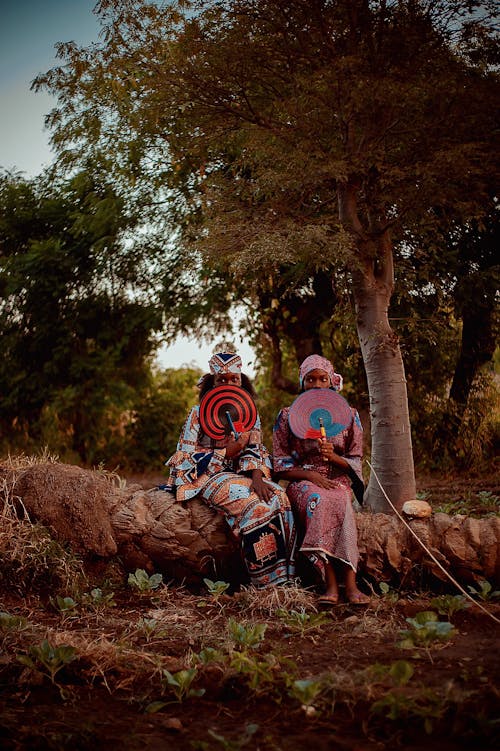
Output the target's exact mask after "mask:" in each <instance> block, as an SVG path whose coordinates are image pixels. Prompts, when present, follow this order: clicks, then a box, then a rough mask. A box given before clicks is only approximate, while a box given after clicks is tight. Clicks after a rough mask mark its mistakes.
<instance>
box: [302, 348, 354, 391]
mask: <svg viewBox="0 0 500 751" xmlns="http://www.w3.org/2000/svg"><path fill="white" fill-rule="evenodd" d="M311 370H324V371H325V373H327V374H328V377H329V379H330V386H331V387H332V388H333V389H334V390H335V391H341V390H342V386H343V380H342V376H341V375H339V373H336V372H335V371H334V369H333V365H332V364H331V362H330V360H327V359H326V357H322V356H321V355H309V357H306V359H305V360H304V362H303V363H302V365H301V366H300V369H299V383H300V388H301V389H303V388H304V378H305V377H306V375H307V374H308V373H310V372H311Z"/></svg>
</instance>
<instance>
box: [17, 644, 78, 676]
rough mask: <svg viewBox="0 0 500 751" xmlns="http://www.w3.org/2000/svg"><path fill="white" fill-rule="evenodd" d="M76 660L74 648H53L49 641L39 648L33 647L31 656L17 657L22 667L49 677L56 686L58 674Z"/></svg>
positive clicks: (62, 646) (30, 651)
mask: <svg viewBox="0 0 500 751" xmlns="http://www.w3.org/2000/svg"><path fill="white" fill-rule="evenodd" d="M75 658H76V650H75V648H74V647H70V646H68V645H65V644H62V645H61V646H57V647H53V646H52V645H51V644H50V643H49V642H48V641H47V639H44V640H43V641H42V643H41V644H40V645H39V646H31V647H30V648H29V654H25V655H16V659H17V660H18V662H20V663H21V664H22V665H25V666H26V667H28V668H31V670H36V671H38V672H40V673H43V674H45V675H47V676H48V677H49V678H50V680H51V682H52V683H53V684H54V685H57V684H56V680H55V677H56V675H57V673H58V672H59V671H60V670H61V669H62V668H63V667H64V666H65V665H68V664H69V663H70V662H72V661H73V660H74V659H75Z"/></svg>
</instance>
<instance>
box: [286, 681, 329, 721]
mask: <svg viewBox="0 0 500 751" xmlns="http://www.w3.org/2000/svg"><path fill="white" fill-rule="evenodd" d="M322 690H323V683H322V681H321V680H315V679H312V678H309V679H305V680H295V681H293V682H292V683H291V684H290V686H289V688H288V695H289V696H290V697H291V698H292V699H296V700H297V701H299V702H300V704H301V707H302V709H303V710H304V712H305V713H306V715H308V716H312V715H314V714H316V711H317V710H316V708H315V707H314V706H313V702H314V700H315V699H316V698H317V697H318V696H319V695H320V693H321V691H322Z"/></svg>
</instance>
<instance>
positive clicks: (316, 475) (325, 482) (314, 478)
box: [303, 469, 338, 490]
mask: <svg viewBox="0 0 500 751" xmlns="http://www.w3.org/2000/svg"><path fill="white" fill-rule="evenodd" d="M304 475H306V476H305V477H304V478H303V479H304V480H307V481H308V482H312V483H314V484H315V485H317V486H318V487H319V488H326V489H327V490H329V489H331V488H336V487H338V483H337V482H336V481H335V480H330V478H329V477H325V476H324V475H322V474H321V472H316V470H314V469H306V470H304Z"/></svg>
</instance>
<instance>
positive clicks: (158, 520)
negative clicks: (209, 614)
mask: <svg viewBox="0 0 500 751" xmlns="http://www.w3.org/2000/svg"><path fill="white" fill-rule="evenodd" d="M0 479H1V480H3V482H2V487H3V494H4V498H3V503H4V515H5V509H6V508H7V507H8V506H9V507H13V506H14V505H17V508H18V510H19V512H20V514H26V513H27V514H28V515H29V518H30V520H31V521H32V522H39V523H41V524H43V525H45V526H46V527H47V528H49V529H50V530H51V532H52V533H53V534H54V536H55V537H56V538H57V539H59V540H60V541H64V542H68V543H69V544H70V545H71V547H72V548H73V550H74V551H75V552H77V553H79V554H80V555H82V557H83V558H84V561H86V562H88V563H90V562H92V561H95V560H96V559H97V560H104V561H107V560H111V559H113V560H119V561H120V562H121V564H122V566H123V568H124V572H129V571H135V569H136V568H143V569H145V570H147V571H148V572H149V573H153V572H154V571H158V572H161V573H162V574H163V575H164V578H165V579H166V580H170V579H172V580H174V581H175V582H178V583H182V582H184V583H186V584H189V585H197V584H200V583H201V581H202V579H203V578H204V577H208V578H210V579H214V580H217V579H220V580H224V581H228V582H231V583H233V584H238V583H247V581H248V579H247V576H246V573H245V570H244V567H243V564H242V562H241V558H240V554H239V546H238V544H237V542H236V541H235V540H234V539H233V537H232V536H231V533H230V531H229V527H228V525H227V524H226V522H225V521H224V519H223V518H222V516H220V515H218V514H216V513H215V512H214V511H212V510H211V509H209V508H208V507H207V506H206V505H205V503H203V501H200V500H198V499H197V498H195V499H193V500H191V501H188V502H186V503H178V502H177V501H176V500H175V498H174V497H173V496H172V495H171V494H170V493H167V492H164V491H161V490H157V489H154V488H153V489H151V490H144V489H142V488H141V487H140V486H139V485H129V486H125V487H123V486H119V485H117V483H116V482H114V481H113V477H112V476H111V475H105V474H103V473H102V472H98V471H91V470H84V469H81V468H79V467H74V466H70V465H65V464H53V463H49V464H35V465H32V466H30V467H26V468H25V469H22V470H13V469H9V468H6V467H1V466H0ZM356 521H357V526H358V539H359V548H360V565H359V569H358V576H359V578H360V579H365V580H366V581H367V582H368V583H369V584H371V585H372V586H373V587H374V589H375V591H378V590H377V587H376V585H377V582H380V581H386V582H390V583H391V584H392V585H393V586H398V585H400V584H404V586H405V587H410V586H418V587H422V586H425V587H427V588H429V587H430V588H433V587H438V588H443V585H445V586H449V587H451V586H452V585H451V584H450V582H449V580H448V579H447V577H446V575H445V574H444V573H443V571H442V570H441V569H440V568H439V567H438V566H437V565H436V564H435V563H434V561H433V560H432V558H431V557H429V555H428V554H427V553H426V552H425V550H424V549H423V547H422V546H421V545H420V544H419V543H418V542H417V541H416V540H415V539H414V537H413V535H412V534H411V532H410V531H409V530H408V528H407V527H406V526H405V524H404V523H403V522H401V521H400V519H399V518H398V517H396V516H392V517H390V516H388V515H387V514H373V513H369V512H368V513H366V512H365V513H358V514H356ZM0 524H1V517H0ZM409 524H410V526H411V528H412V529H413V530H414V532H415V533H416V534H417V535H418V537H419V538H420V539H421V540H422V541H423V543H424V544H425V545H426V547H427V548H428V549H429V550H430V551H431V552H432V553H433V555H434V556H435V557H436V558H437V559H438V560H439V562H440V563H441V564H442V566H443V567H444V568H445V569H446V570H447V571H448V572H449V573H450V574H451V575H453V576H454V577H455V578H456V579H457V580H458V581H459V582H460V583H461V584H462V586H464V585H466V584H476V583H477V582H479V581H480V580H484V579H486V580H488V581H489V582H490V583H491V584H492V585H493V586H498V585H499V584H500V519H499V518H496V517H490V518H485V519H469V518H467V517H464V516H455V517H450V516H448V515H446V514H435V515H433V516H431V517H430V518H429V519H426V520H413V521H409ZM0 553H1V551H0Z"/></svg>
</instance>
